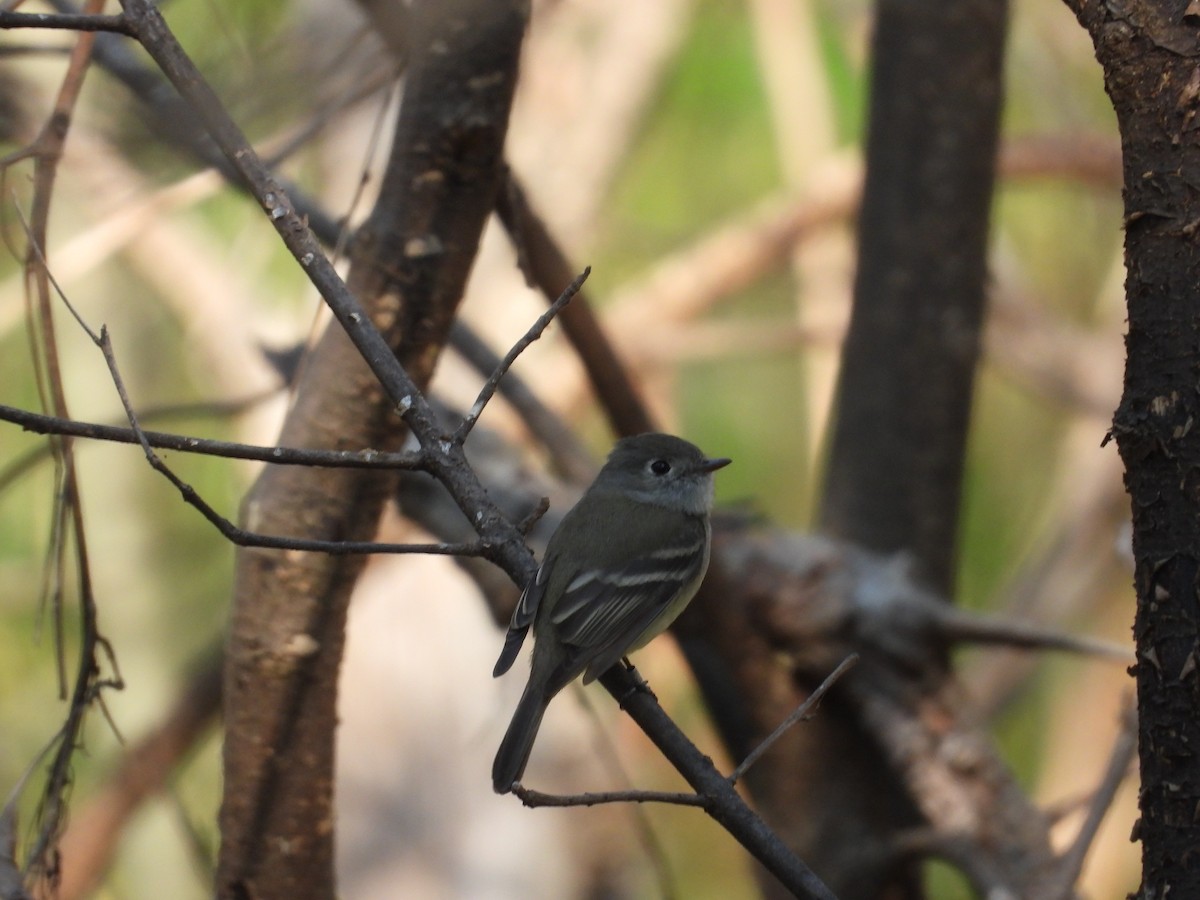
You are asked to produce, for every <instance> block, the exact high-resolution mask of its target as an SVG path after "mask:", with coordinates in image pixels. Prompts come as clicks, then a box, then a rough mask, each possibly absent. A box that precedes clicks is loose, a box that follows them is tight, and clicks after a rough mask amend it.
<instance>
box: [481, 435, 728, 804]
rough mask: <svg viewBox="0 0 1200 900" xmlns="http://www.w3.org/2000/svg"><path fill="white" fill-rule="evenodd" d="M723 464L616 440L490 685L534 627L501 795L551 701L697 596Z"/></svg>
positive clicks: (497, 774)
mask: <svg viewBox="0 0 1200 900" xmlns="http://www.w3.org/2000/svg"><path fill="white" fill-rule="evenodd" d="M729 462H730V461H729V460H728V459H709V458H707V457H706V456H705V455H704V454H703V453H701V452H700V449H699V448H698V447H696V446H695V445H694V444H690V443H688V442H687V441H685V440H683V439H682V438H677V437H673V436H671V435H669V434H639V435H636V436H635V437H628V438H623V439H622V440H620V441H618V442H617V445H616V446H615V447H614V448H613V451H612V453H611V454H609V457H608V461H607V462H606V463H605V464H604V468H602V469H601V470H600V474H599V475H597V476H596V480H595V481H594V482H592V485H591V487H589V488H588V489H587V491H586V493H584V495H583V497H582V498H580V500H579V502H578V503H577V504H575V506H574V507H573V508H572V509H571V510H570V512H568V513H567V514H566V516H565V517H564V518H563V520H562V524H561V525H559V526H558V530H557V531H555V532H554V535H553V536H552V537H551V538H550V543H549V545H548V546H547V547H546V555H545V558H544V559H543V560H542V565H541V567H540V568H539V569H538V571H537V574H536V575H535V576H534V578H533V580H532V581H530V582H529V584H528V585H526V587H525V592H524V593H523V594H522V595H521V599H520V601H519V602H518V603H517V608H516V610H515V611H514V612H513V617H512V623H511V624H510V625H509V626H508V634H507V635H506V636H505V639H504V649H503V650H502V651H501V652H500V659H499V660H498V661H497V662H496V668H495V671H494V672H493V673H492V674H493V675H503V674H504V673H505V672H507V671H508V670H509V668H511V667H512V664H513V660H515V659H516V658H517V652H518V651H519V650H520V649H521V644H522V643H523V642H524V641H525V635H526V633H527V632H528V631H529V627H530V626H531V625H532V626H533V636H534V646H533V663H532V668H531V671H530V673H529V683H528V684H527V685H526V686H525V693H524V694H522V695H521V701H520V702H519V703H518V704H517V711H516V712H515V713H514V714H513V718H512V722H511V723H510V724H509V726H508V732H507V733H506V734H505V735H504V740H503V741H501V742H500V749H499V750H498V751H497V753H496V761H495V763H493V764H492V786H493V788H495V790H496V792H497V793H499V794H505V793H508V792H509V791H510V790H512V785H513V783H514V782H515V781H517V780H518V779H519V778H520V777H521V775H522V773H523V772H524V771H525V764H526V762H528V760H529V751H530V749H531V748H532V747H533V740H534V738H535V737H536V736H537V731H538V726H540V725H541V723H542V716H543V714H544V713H545V712H546V707H547V706H548V705H549V703H550V700H551V699H552V698H553V697H554V695H555V694H557V693H558V692H559V691H561V690H562V689H563V688H564V687H566V686H567V685H568V684H570V682H571V681H573V680H574V679H575V677H576V676H577V675H579V674H580V673H583V683H584V684H588V683H589V682H591V681H593V680H595V679H596V677H597V676H599V675H600V674H602V673H603V672H604V671H605V670H606V669H608V668H609V667H610V666H612V665H614V664H615V663H617V662H618V661H619V660H620V659H621V658H622V657H623V656H625V654H627V653H629V652H631V651H633V650H637V649H638V648H640V647H644V646H645V645H646V644H647V643H649V641H650V639H651V638H653V637H655V636H656V635H657V634H659V633H660V632H661V631H662V630H663V629H664V628H666V627H667V626H668V625H670V624H671V623H672V622H673V621H674V620H675V617H676V616H678V615H679V614H680V613H681V612H683V608H684V607H685V606H687V604H688V601H690V600H691V599H692V597H693V596H694V595H695V593H696V589H697V588H698V587H699V586H700V581H701V580H702V579H703V578H704V572H705V570H706V569H707V568H708V552H709V540H710V537H711V534H712V529H711V527H710V526H709V522H708V515H709V512H710V511H711V510H712V499H713V478H712V473H713V472H715V471H716V470H717V469H719V468H721V467H722V466H725V465H728V464H729Z"/></svg>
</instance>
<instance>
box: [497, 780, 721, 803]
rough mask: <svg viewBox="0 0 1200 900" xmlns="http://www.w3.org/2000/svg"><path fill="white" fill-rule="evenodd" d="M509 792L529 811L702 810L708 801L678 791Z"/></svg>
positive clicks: (523, 789)
mask: <svg viewBox="0 0 1200 900" xmlns="http://www.w3.org/2000/svg"><path fill="white" fill-rule="evenodd" d="M512 792H513V794H514V795H516V796H517V797H519V798H520V799H521V802H522V803H524V804H525V805H526V806H528V807H529V808H531V809H533V808H535V807H538V806H599V805H601V804H603V803H668V804H671V805H673V806H705V805H707V803H708V798H706V797H701V796H700V795H699V794H685V793H681V792H679V791H590V792H588V793H585V794H544V793H542V792H541V791H534V790H531V789H529V788H527V787H524V786H523V785H521V784H520V783H517V784H514V785H513V789H512Z"/></svg>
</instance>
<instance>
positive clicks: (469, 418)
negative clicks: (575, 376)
mask: <svg viewBox="0 0 1200 900" xmlns="http://www.w3.org/2000/svg"><path fill="white" fill-rule="evenodd" d="M590 274H592V268H591V266H588V267H586V268H585V269H584V270H583V271H582V272H581V273H579V274H578V275H576V276H575V278H574V279H573V280H572V281H571V283H570V284H568V285H567V286H566V288H564V289H563V292H562V293H561V294H559V295H558V299H557V300H555V301H554V302H553V303H551V304H550V308H549V309H547V310H546V311H545V312H544V313H542V314H541V315H540V316H538V319H537V321H536V322H534V323H533V325H531V326H530V327H529V330H528V331H526V332H525V334H524V335H523V336H522V337H521V339H520V340H519V341H517V342H516V343H515V344H513V346H512V349H511V350H509V351H508V353H507V355H505V357H504V359H503V360H501V361H500V365H498V366H497V367H496V370H495V371H494V372H492V374H491V377H490V378H488V380H487V382H486V383H485V384H484V385H483V389H482V390H481V391H480V392H479V396H478V397H477V398H476V399H475V403H474V404H472V406H471V409H470V410H469V411H468V412H467V414H466V415H465V416H464V417H463V420H462V424H461V425H459V426H458V430H457V431H455V432H454V437H453V440H454V442H455V443H456V444H460V445H461V444H462V443H463V442H464V441H465V440H466V439H467V436H468V435H469V434H470V433H471V429H472V428H474V427H475V423H476V422H478V421H479V417H480V416H481V415H483V410H484V407H485V406H487V403H488V401H489V400H491V399H492V397H493V395H495V393H496V388H497V387H498V386H499V384H500V380H501V379H502V378H504V376H505V375H506V374H507V373H508V370H509V369H511V368H512V364H513V363H515V362H516V361H517V357H518V356H520V355H521V354H522V353H524V352H525V349H526V348H527V347H528V346H529V345H530V344H532V343H533V342H534V341H536V340H537V339H538V338H540V337H541V336H542V332H544V331H545V330H546V329H547V328H548V327H549V325H550V323H551V322H552V321H553V320H554V317H555V316H556V315H558V314H559V312H561V311H562V310H563V308H564V307H566V305H567V304H568V303H570V302H571V300H572V299H574V297H575V295H576V294H578V293H579V289H580V288H582V287H583V283H584V282H585V281H587V277H588V276H589V275H590Z"/></svg>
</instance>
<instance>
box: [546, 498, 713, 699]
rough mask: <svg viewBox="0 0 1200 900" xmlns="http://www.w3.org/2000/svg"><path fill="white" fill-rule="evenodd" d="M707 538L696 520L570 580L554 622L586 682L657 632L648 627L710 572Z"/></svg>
mask: <svg viewBox="0 0 1200 900" xmlns="http://www.w3.org/2000/svg"><path fill="white" fill-rule="evenodd" d="M707 543H708V531H707V528H706V527H705V523H704V522H703V520H701V519H696V520H694V521H691V522H690V523H689V527H688V528H687V529H685V531H684V532H683V533H678V532H677V533H675V534H672V535H671V540H670V542H669V543H663V544H660V545H659V546H651V547H647V548H646V549H645V552H644V553H642V554H639V555H638V556H637V557H636V558H635V559H633V560H630V561H629V562H626V563H624V564H622V565H619V566H615V567H614V566H604V567H598V568H592V569H586V570H584V571H583V572H581V573H579V574H578V575H576V576H575V577H574V578H573V579H572V580H571V581H570V583H569V584H567V586H566V588H565V590H564V591H563V594H562V596H561V597H560V598H559V599H558V602H557V603H555V604H554V609H553V611H552V612H551V614H550V622H551V624H553V625H554V629H555V633H556V634H557V635H558V637H559V640H561V641H562V643H563V644H565V645H567V646H568V647H569V648H571V649H572V650H574V653H573V654H572V656H573V657H574V663H575V665H574V666H572V668H574V669H575V671H577V672H578V671H580V670H582V669H585V668H586V672H585V674H584V681H585V683H586V682H589V681H592V680H593V679H594V678H595V677H596V676H598V675H599V674H601V673H602V672H603V671H604V670H605V669H607V668H608V667H609V666H611V665H613V664H614V663H616V662H617V660H619V659H620V658H621V657H622V656H624V655H625V654H626V653H627V652H629V651H630V650H633V649H636V648H637V647H640V646H641V645H642V644H644V643H645V642H646V641H647V640H649V639H650V638H652V637H653V636H654V634H656V633H657V630H655V631H654V632H653V633H650V634H647V631H648V630H649V629H650V628H651V626H652V625H654V624H655V622H656V620H658V619H660V618H661V617H663V615H664V614H666V613H667V611H668V610H669V609H670V607H671V605H672V602H673V601H674V600H676V599H678V598H680V596H681V595H682V594H684V593H685V592H687V591H689V589H692V590H694V587H695V583H696V582H697V581H698V580H699V578H700V577H701V576H702V575H703V574H704V569H705V566H706V565H707V562H708V553H707ZM688 599H690V593H689V594H688ZM666 624H668V623H666V622H664V623H663V625H664V626H665V625H666ZM658 630H661V629H658Z"/></svg>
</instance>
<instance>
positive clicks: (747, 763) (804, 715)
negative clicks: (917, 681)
mask: <svg viewBox="0 0 1200 900" xmlns="http://www.w3.org/2000/svg"><path fill="white" fill-rule="evenodd" d="M857 663H858V654H857V653H851V654H850V655H849V656H847V657H846V658H845V659H843V660H842V661H841V663H839V664H838V667H837V668H836V669H834V670H833V671H832V672H830V673H829V676H828V677H827V678H826V679H825V680H824V681H822V682H821V683H820V685H818V686H817V689H816V690H815V691H813V692H812V693H811V694H809V695H808V696H807V697H806V698H805V699H804V702H803V703H801V704H800V705H799V706H797V707H796V709H795V710H794V711H793V712H792V714H791V715H790V716H788V717H787V718H786V719H784V720H783V721H782V722H781V723H780V724H779V727H778V728H776V729H775V730H774V731H772V732H771V733H770V734H769V735H767V738H766V739H765V740H764V741H763V742H762V743H761V744H759V745H758V746H757V747H755V748H754V749H753V750H751V751H750V753H748V754H747V755H746V758H745V759H744V760H742V763H741V765H739V766H738V767H737V768H736V769H734V770H733V774H732V775H730V776H729V782H730V783H731V784H737V783H738V781H740V780H741V779H742V777H743V776H744V775H745V774H746V772H748V771H749V770H750V767H751V766H753V765H754V764H755V763H756V762H758V760H759V759H760V758H761V757H762V755H763V754H764V753H766V752H767V751H768V750H769V749H770V748H771V746H772V745H773V744H774V743H775V742H776V741H778V740H779V739H780V738H781V737H783V735H784V733H785V732H786V731H787V730H788V729H789V728H791V727H792V726H793V725H795V724H796V723H797V722H799V721H801V720H804V719H809V718H811V712H812V710H813V709H814V708H815V707H816V705H817V704H818V703H820V702H821V698H822V697H824V696H825V694H826V693H828V692H829V689H830V688H831V687H833V686H834V685H835V684H837V682H838V680H839V679H840V678H841V677H842V676H843V675H845V674H846V673H847V672H849V671H850V670H851V669H853V668H854V666H855V665H856V664H857Z"/></svg>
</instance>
